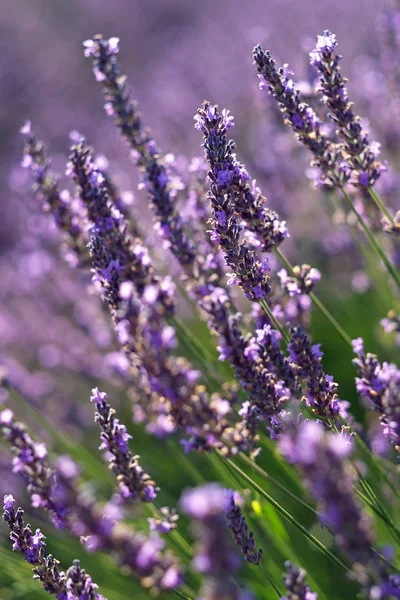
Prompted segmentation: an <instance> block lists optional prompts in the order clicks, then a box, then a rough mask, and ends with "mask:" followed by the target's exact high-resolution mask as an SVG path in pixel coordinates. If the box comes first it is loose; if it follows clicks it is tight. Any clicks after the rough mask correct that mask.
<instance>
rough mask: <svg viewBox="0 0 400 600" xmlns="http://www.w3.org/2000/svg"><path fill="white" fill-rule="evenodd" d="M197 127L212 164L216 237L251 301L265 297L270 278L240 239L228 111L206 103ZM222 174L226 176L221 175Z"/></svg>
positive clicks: (198, 115) (200, 113) (210, 193)
mask: <svg viewBox="0 0 400 600" xmlns="http://www.w3.org/2000/svg"><path fill="white" fill-rule="evenodd" d="M195 119H196V127H197V128H198V129H199V130H200V131H202V133H203V136H204V143H203V146H204V152H205V157H206V159H207V161H208V163H209V165H210V168H211V171H210V173H209V176H210V178H211V188H210V192H209V194H208V197H209V200H210V202H211V205H212V208H213V212H214V218H213V222H212V227H213V229H212V239H213V240H214V241H216V242H218V244H219V245H220V247H221V249H222V250H223V252H224V256H225V262H226V264H227V266H229V267H230V268H231V269H232V270H233V272H234V280H235V281H237V282H238V283H239V285H240V286H241V288H242V289H243V291H244V293H245V295H246V297H247V298H249V299H250V300H260V299H262V298H265V297H266V296H267V295H268V294H269V292H270V289H271V288H270V285H269V277H268V275H267V274H266V273H265V272H264V270H263V269H262V265H261V262H260V260H259V259H258V257H257V255H256V253H255V251H254V250H250V248H248V246H246V245H245V244H243V243H241V242H240V231H241V227H240V225H239V224H238V222H237V218H236V216H235V200H234V191H233V188H231V186H230V183H231V181H232V179H233V171H232V165H231V161H232V149H233V145H232V142H228V140H227V137H226V130H227V123H229V124H230V126H232V125H231V123H230V121H228V120H227V119H226V113H224V112H222V113H221V114H220V113H219V112H218V111H217V107H216V106H211V104H210V103H208V102H204V104H203V106H202V108H200V109H199V110H198V112H197V115H196V117H195ZM225 166H226V167H227V168H228V169H230V171H229V172H231V173H232V178H230V177H229V178H228V179H229V182H228V179H227V178H226V170H225ZM221 174H224V177H222V178H221Z"/></svg>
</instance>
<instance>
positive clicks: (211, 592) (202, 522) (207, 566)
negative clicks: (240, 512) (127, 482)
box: [181, 483, 249, 600]
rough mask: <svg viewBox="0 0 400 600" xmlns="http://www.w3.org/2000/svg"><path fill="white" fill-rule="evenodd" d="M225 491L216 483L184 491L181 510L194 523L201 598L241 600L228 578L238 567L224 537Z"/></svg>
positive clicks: (236, 556) (237, 560)
mask: <svg viewBox="0 0 400 600" xmlns="http://www.w3.org/2000/svg"><path fill="white" fill-rule="evenodd" d="M227 501H228V497H227V494H226V490H225V489H224V488H222V487H221V486H220V485H219V484H217V483H209V484H205V485H202V486H199V487H197V488H194V489H190V490H186V491H185V492H184V493H183V495H182V498H181V506H182V509H183V511H184V512H185V513H186V514H188V515H189V516H190V517H192V519H193V520H194V532H195V535H196V540H197V545H196V555H195V558H194V561H193V566H194V568H195V569H196V571H199V572H200V573H203V574H204V575H206V576H207V580H206V582H205V584H204V586H203V589H202V590H201V598H204V599H205V600H212V599H213V598H226V599H227V600H228V599H229V600H245V598H246V599H247V598H248V597H249V596H248V594H247V592H245V591H243V592H242V591H241V590H240V589H239V588H238V587H237V586H236V584H235V583H234V582H233V581H232V579H231V577H232V575H234V574H235V573H236V571H237V570H238V568H239V566H240V560H239V559H238V555H237V554H236V552H234V550H233V548H232V546H231V544H230V543H229V540H228V537H227V534H226V520H225V513H226V510H227V508H228V503H227Z"/></svg>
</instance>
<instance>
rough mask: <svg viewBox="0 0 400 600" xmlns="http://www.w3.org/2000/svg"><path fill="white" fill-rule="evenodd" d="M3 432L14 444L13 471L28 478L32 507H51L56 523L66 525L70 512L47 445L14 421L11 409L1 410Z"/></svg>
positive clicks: (51, 513) (47, 508) (0, 430)
mask: <svg viewBox="0 0 400 600" xmlns="http://www.w3.org/2000/svg"><path fill="white" fill-rule="evenodd" d="M0 433H1V434H2V435H3V436H4V437H5V439H6V440H7V441H8V442H9V443H10V444H11V450H12V453H13V454H14V459H13V462H12V464H13V467H12V468H13V471H14V473H21V474H22V475H23V476H24V478H25V479H26V481H27V488H28V492H29V493H30V495H31V502H32V506H34V507H38V506H41V507H42V508H44V509H45V510H48V511H49V512H50V515H51V518H52V521H53V523H54V525H55V526H56V527H58V528H61V527H64V526H65V517H66V514H67V512H68V511H67V507H66V505H64V504H63V503H62V502H60V501H59V500H58V499H57V497H55V496H54V494H53V489H54V486H55V478H54V473H53V471H52V469H51V468H50V466H49V465H48V463H47V460H46V456H47V449H46V446H45V445H44V444H43V443H41V442H34V441H33V440H32V438H31V436H30V435H29V434H28V432H27V431H26V430H25V427H24V425H23V424H22V423H18V422H17V421H15V420H14V415H13V413H12V411H11V410H10V409H9V408H6V409H5V410H3V411H2V412H0Z"/></svg>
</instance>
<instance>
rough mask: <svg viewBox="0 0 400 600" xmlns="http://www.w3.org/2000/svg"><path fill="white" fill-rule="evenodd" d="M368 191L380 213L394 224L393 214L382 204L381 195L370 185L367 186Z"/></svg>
mask: <svg viewBox="0 0 400 600" xmlns="http://www.w3.org/2000/svg"><path fill="white" fill-rule="evenodd" d="M368 193H369V195H370V196H371V198H372V200H373V201H374V202H375V204H376V205H377V207H378V208H379V210H380V211H381V213H382V214H383V215H385V217H386V218H387V219H388V220H389V222H390V223H391V224H392V225H393V226H395V222H394V219H393V216H392V215H391V214H390V212H389V209H388V208H387V206H386V205H385V204H384V202H383V200H382V199H381V197H380V196H379V194H378V192H377V191H376V190H375V189H374V188H373V187H372V186H370V187H369V188H368Z"/></svg>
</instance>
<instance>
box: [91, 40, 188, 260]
mask: <svg viewBox="0 0 400 600" xmlns="http://www.w3.org/2000/svg"><path fill="white" fill-rule="evenodd" d="M84 46H85V56H87V57H89V58H91V59H92V63H93V72H94V75H95V77H96V79H97V81H100V82H101V83H102V84H103V89H104V96H105V100H106V104H105V109H106V111H107V113H108V114H110V115H112V116H114V118H115V121H116V124H117V126H118V127H119V129H120V131H121V133H122V135H123V137H124V138H125V140H126V141H127V143H128V145H129V147H130V148H131V154H132V157H133V158H134V160H135V161H136V163H137V165H138V167H139V168H140V170H141V171H142V173H143V187H145V189H146V190H147V193H148V196H149V200H150V203H151V205H152V207H153V208H154V210H155V213H156V217H157V220H158V222H159V224H160V232H161V231H162V230H167V231H168V238H169V239H170V242H171V250H172V251H173V252H174V254H175V255H176V257H177V258H178V260H179V262H180V263H181V264H185V263H188V264H197V258H196V253H195V251H194V247H193V244H192V242H191V240H190V238H189V237H188V235H187V234H186V232H185V230H184V228H183V224H182V220H181V219H180V217H179V214H178V213H176V212H175V209H174V207H173V203H172V200H171V193H170V187H169V178H168V175H167V173H166V167H165V164H163V161H162V159H161V157H160V151H159V149H158V148H157V146H156V144H155V142H154V140H153V139H152V137H151V135H150V132H149V131H148V130H147V129H145V128H144V127H143V126H142V122H141V118H140V115H139V112H138V110H137V107H136V105H135V103H134V102H133V100H132V98H131V94H130V90H129V88H128V86H127V84H126V78H125V77H124V76H123V75H122V73H121V68H120V65H119V62H118V59H117V56H116V55H117V53H118V52H119V40H118V38H115V37H114V38H110V39H109V40H106V39H104V38H103V37H102V36H101V35H96V36H94V38H93V39H91V40H87V41H85V42H84Z"/></svg>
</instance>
